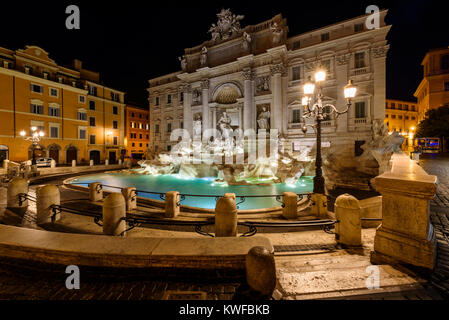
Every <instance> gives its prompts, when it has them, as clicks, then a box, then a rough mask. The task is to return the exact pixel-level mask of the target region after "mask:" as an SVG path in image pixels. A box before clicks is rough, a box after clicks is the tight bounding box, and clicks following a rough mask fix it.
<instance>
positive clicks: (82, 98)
mask: <svg viewBox="0 0 449 320" xmlns="http://www.w3.org/2000/svg"><path fill="white" fill-rule="evenodd" d="M78 102H79V103H86V97H85V96H78Z"/></svg>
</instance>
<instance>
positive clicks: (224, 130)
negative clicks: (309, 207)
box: [218, 112, 233, 140]
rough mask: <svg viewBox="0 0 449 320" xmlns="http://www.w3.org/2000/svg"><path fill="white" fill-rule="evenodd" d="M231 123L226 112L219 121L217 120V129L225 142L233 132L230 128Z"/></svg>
mask: <svg viewBox="0 0 449 320" xmlns="http://www.w3.org/2000/svg"><path fill="white" fill-rule="evenodd" d="M231 122H232V120H231V117H229V116H228V114H227V113H226V112H223V115H222V116H221V118H220V120H218V128H219V129H220V132H221V136H222V137H223V139H225V140H227V139H229V138H230V136H231V134H232V132H233V130H232V128H231Z"/></svg>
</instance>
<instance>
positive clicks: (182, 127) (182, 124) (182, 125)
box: [181, 121, 184, 129]
mask: <svg viewBox="0 0 449 320" xmlns="http://www.w3.org/2000/svg"><path fill="white" fill-rule="evenodd" d="M181 129H184V122H183V121H181Z"/></svg>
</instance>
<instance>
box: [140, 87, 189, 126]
mask: <svg viewBox="0 0 449 320" xmlns="http://www.w3.org/2000/svg"><path fill="white" fill-rule="evenodd" d="M179 101H181V102H183V101H184V92H181V93H180V94H179ZM147 120H148V117H147Z"/></svg>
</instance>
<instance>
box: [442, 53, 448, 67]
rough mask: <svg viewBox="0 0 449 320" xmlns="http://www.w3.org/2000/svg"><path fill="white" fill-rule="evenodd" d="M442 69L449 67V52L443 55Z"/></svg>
mask: <svg viewBox="0 0 449 320" xmlns="http://www.w3.org/2000/svg"><path fill="white" fill-rule="evenodd" d="M441 69H443V70H447V69H449V54H446V55H444V56H442V57H441Z"/></svg>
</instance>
